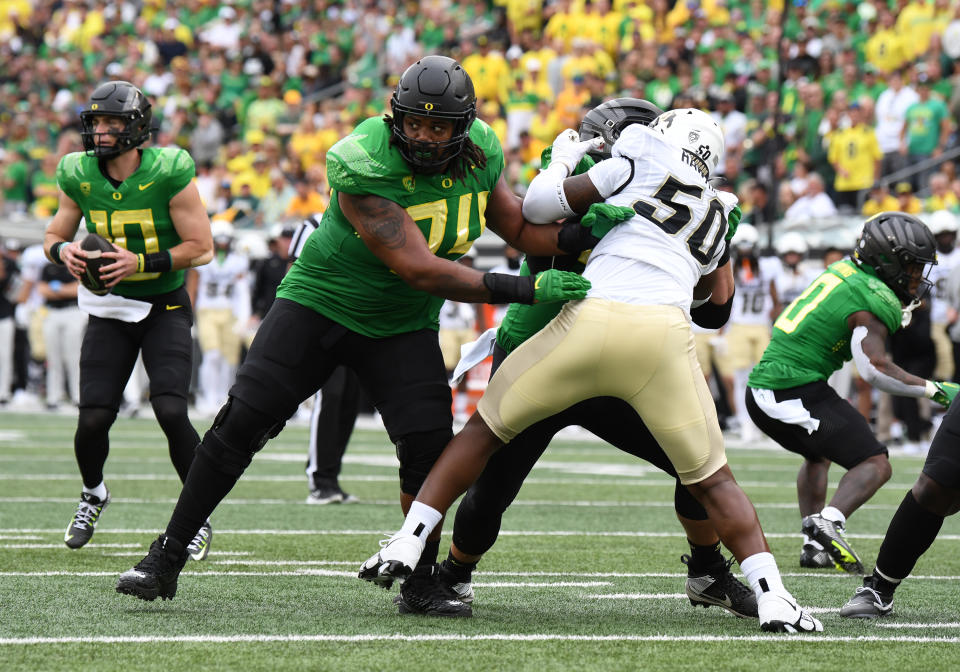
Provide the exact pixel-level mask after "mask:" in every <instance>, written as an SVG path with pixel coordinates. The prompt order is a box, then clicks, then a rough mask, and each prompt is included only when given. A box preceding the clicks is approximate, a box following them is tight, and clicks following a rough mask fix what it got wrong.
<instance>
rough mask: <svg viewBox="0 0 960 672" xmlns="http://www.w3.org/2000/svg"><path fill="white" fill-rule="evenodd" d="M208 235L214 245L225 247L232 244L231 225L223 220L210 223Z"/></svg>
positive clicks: (232, 231) (232, 230) (232, 232)
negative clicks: (211, 237)
mask: <svg viewBox="0 0 960 672" xmlns="http://www.w3.org/2000/svg"><path fill="white" fill-rule="evenodd" d="M210 234H211V235H212V236H213V242H214V244H215V245H220V246H227V245H230V244H231V243H233V235H234V228H233V223H232V222H228V221H227V220H225V219H214V220H213V221H211V222H210Z"/></svg>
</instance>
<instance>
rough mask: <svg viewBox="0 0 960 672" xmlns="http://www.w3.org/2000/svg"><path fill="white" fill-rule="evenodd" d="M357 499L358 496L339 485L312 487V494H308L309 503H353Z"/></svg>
mask: <svg viewBox="0 0 960 672" xmlns="http://www.w3.org/2000/svg"><path fill="white" fill-rule="evenodd" d="M355 501H357V498H356V497H354V496H353V495H351V494H350V493H347V492H344V491H343V490H341V489H340V486H338V485H321V486H319V487H316V488H310V494H309V495H307V504H319V505H322V504H337V503H343V504H352V503H353V502H355Z"/></svg>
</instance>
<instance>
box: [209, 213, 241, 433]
mask: <svg viewBox="0 0 960 672" xmlns="http://www.w3.org/2000/svg"><path fill="white" fill-rule="evenodd" d="M210 231H211V234H212V236H213V249H214V253H213V259H211V260H210V263H209V264H206V265H204V266H200V267H199V268H197V303H196V313H197V341H198V342H199V344H200V353H201V360H200V369H199V371H198V376H197V377H198V383H199V388H200V394H201V397H200V399H198V400H197V410H198V411H199V412H200V413H201V414H202V415H213V414H214V413H216V411H217V409H218V408H219V404H220V402H221V400H222V399H224V398H225V397H226V395H227V390H229V389H230V385H232V384H233V376H234V374H235V373H236V370H237V365H238V364H239V363H240V349H241V347H242V345H243V344H242V336H243V333H244V332H245V330H246V328H247V322H248V321H249V319H250V260H249V259H247V257H246V256H245V255H243V254H240V253H239V252H236V251H234V249H233V242H234V229H233V224H231V223H230V222H225V221H223V220H219V219H215V220H213V222H212V223H211V225H210Z"/></svg>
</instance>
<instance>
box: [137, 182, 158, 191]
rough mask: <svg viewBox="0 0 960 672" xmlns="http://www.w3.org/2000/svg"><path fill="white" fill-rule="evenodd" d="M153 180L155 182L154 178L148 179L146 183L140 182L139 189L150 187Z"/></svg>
mask: <svg viewBox="0 0 960 672" xmlns="http://www.w3.org/2000/svg"><path fill="white" fill-rule="evenodd" d="M154 182H156V180H150V181H149V182H147V183H146V184H141V185H139V187H140V191H143V190H144V189H148V188H149V187H150V185H151V184H153V183H154Z"/></svg>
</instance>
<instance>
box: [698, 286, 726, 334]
mask: <svg viewBox="0 0 960 672" xmlns="http://www.w3.org/2000/svg"><path fill="white" fill-rule="evenodd" d="M732 308H733V294H731V295H730V298H729V299H727V302H726V303H724V304H722V305H717V304H715V303H711V302H710V301H707V302H706V303H704V304H701V305H699V306H697V307H696V308H691V309H690V319H692V320H693V321H694V322H695V323H696V324H697V326H699V327H703V328H704V329H719V328H720V327H722V326H723V325H725V324H726V323H727V320H729V319H730V310H731V309H732Z"/></svg>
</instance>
